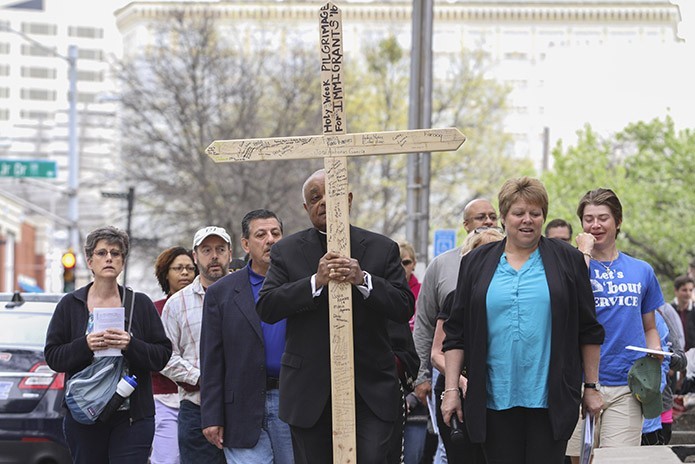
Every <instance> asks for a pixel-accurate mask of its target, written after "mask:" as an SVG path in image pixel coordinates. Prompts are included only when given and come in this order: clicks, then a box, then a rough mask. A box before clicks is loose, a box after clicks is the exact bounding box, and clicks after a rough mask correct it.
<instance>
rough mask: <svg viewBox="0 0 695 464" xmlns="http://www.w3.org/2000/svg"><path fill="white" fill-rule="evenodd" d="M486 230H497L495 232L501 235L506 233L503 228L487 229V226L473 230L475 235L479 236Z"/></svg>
mask: <svg viewBox="0 0 695 464" xmlns="http://www.w3.org/2000/svg"><path fill="white" fill-rule="evenodd" d="M486 230H495V231H497V232H499V233H500V234H503V233H504V229H502V228H501V227H485V226H483V227H478V228H477V229H475V230H473V233H474V234H479V233H481V232H484V231H486Z"/></svg>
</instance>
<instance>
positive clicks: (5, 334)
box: [0, 311, 51, 349]
mask: <svg viewBox="0 0 695 464" xmlns="http://www.w3.org/2000/svg"><path fill="white" fill-rule="evenodd" d="M50 321H51V315H50V314H47V313H41V312H26V311H23V312H16V313H15V312H12V313H10V312H0V345H2V346H13V347H22V348H24V347H26V348H34V349H35V348H43V346H44V343H46V329H48V323H49V322H50Z"/></svg>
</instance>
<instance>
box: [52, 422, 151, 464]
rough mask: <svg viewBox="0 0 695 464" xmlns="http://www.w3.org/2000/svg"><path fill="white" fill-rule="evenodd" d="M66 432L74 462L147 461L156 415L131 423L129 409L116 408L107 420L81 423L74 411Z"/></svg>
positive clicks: (143, 463)
mask: <svg viewBox="0 0 695 464" xmlns="http://www.w3.org/2000/svg"><path fill="white" fill-rule="evenodd" d="M63 432H64V433H65V440H66V441H67V443H68V448H70V454H72V460H73V463H76V464H91V463H95V462H104V463H107V462H127V463H129V464H137V463H141V464H146V463H147V458H148V457H149V456H150V446H151V445H152V437H153V436H154V417H145V418H144V419H140V420H137V421H135V422H133V423H132V424H131V423H130V412H129V411H116V412H115V413H113V415H112V416H111V417H110V418H109V419H108V420H107V421H106V422H97V423H96V424H93V425H85V424H80V423H79V422H77V421H76V420H75V419H73V418H72V415H70V412H69V411H68V413H67V414H65V419H63Z"/></svg>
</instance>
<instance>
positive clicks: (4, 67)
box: [0, 64, 10, 76]
mask: <svg viewBox="0 0 695 464" xmlns="http://www.w3.org/2000/svg"><path fill="white" fill-rule="evenodd" d="M9 75H10V65H9V64H0V76H9Z"/></svg>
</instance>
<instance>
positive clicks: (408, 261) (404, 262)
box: [401, 259, 413, 266]
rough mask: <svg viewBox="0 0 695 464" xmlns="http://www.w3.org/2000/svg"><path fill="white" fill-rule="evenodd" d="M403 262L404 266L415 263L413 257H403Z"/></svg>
mask: <svg viewBox="0 0 695 464" xmlns="http://www.w3.org/2000/svg"><path fill="white" fill-rule="evenodd" d="M401 264H402V265H404V266H410V265H411V264H413V260H412V259H402V260H401Z"/></svg>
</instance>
